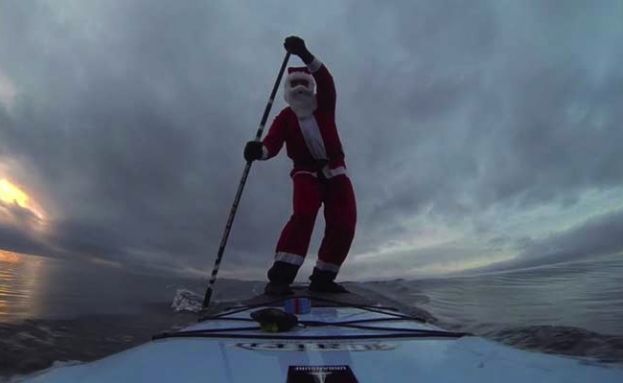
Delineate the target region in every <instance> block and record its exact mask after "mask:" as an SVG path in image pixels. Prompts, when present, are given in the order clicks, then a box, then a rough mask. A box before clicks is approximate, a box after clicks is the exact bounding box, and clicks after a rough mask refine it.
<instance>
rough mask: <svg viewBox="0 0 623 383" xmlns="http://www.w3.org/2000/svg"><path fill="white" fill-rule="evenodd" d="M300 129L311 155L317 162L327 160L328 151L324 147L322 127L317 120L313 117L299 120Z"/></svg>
mask: <svg viewBox="0 0 623 383" xmlns="http://www.w3.org/2000/svg"><path fill="white" fill-rule="evenodd" d="M299 128H300V129H301V133H302V134H303V139H304V140H305V145H306V146H307V149H308V150H309V153H310V154H311V155H312V157H314V158H315V159H317V160H326V159H327V150H326V149H325V147H324V140H323V139H322V135H321V134H320V127H319V126H318V122H317V121H316V118H315V117H314V116H313V115H312V116H310V117H309V118H304V119H300V118H299Z"/></svg>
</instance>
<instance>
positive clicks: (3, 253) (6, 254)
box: [0, 250, 22, 263]
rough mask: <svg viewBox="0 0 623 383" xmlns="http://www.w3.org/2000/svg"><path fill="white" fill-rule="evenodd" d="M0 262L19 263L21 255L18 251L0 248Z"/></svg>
mask: <svg viewBox="0 0 623 383" xmlns="http://www.w3.org/2000/svg"><path fill="white" fill-rule="evenodd" d="M0 262H4V263H21V262H22V257H21V256H20V255H19V253H14V252H12V251H7V250H0Z"/></svg>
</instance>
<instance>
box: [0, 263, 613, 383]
mask: <svg viewBox="0 0 623 383" xmlns="http://www.w3.org/2000/svg"><path fill="white" fill-rule="evenodd" d="M347 286H349V287H351V288H352V289H353V290H356V291H369V292H370V293H374V295H375V296H379V297H381V298H386V299H387V300H388V301H392V302H397V303H399V304H400V305H402V306H403V308H407V309H409V308H417V309H421V310H425V311H427V312H428V313H429V314H430V315H432V316H433V317H434V318H435V320H436V321H437V323H438V324H439V325H440V326H442V327H445V328H447V329H452V330H462V331H468V332H472V333H474V334H477V335H481V336H484V337H487V338H489V339H493V340H495V341H499V342H503V343H507V344H510V345H513V346H515V347H520V348H524V349H530V350H537V351H541V352H548V353H555V354H564V355H570V356H574V357H583V358H590V359H592V360H596V361H599V362H602V363H613V364H618V365H623V256H622V255H616V256H608V257H599V258H590V259H584V260H581V261H575V262H569V263H561V264H555V265H547V266H541V267H533V268H529V269H523V270H512V271H504V272H495V273H486V274H480V275H470V276H453V277H446V278H428V279H418V280H403V279H400V280H392V281H379V282H349V283H347ZM204 288H205V281H204V280H199V279H183V278H177V277H165V276H154V275H147V274H136V273H130V272H127V271H124V270H121V269H118V268H114V267H110V266H103V265H95V264H91V263H81V262H68V261H65V260H57V259H50V258H44V257H35V256H26V255H18V254H13V253H7V252H2V254H0V381H2V380H3V379H6V378H7V377H10V376H16V375H19V374H24V373H29V372H32V371H36V370H39V369H43V368H46V367H49V366H50V365H51V364H52V363H59V362H67V361H90V360H94V359H97V358H100V357H103V356H105V355H108V354H111V353H114V352H118V351H121V350H123V349H126V348H128V347H132V346H134V345H136V344H140V343H143V342H146V341H148V340H149V339H150V338H151V336H152V335H153V334H155V333H159V332H162V331H165V330H168V329H171V328H179V327H181V326H183V325H185V324H188V323H191V322H193V321H195V320H196V316H195V314H193V313H184V312H182V313H177V312H175V311H174V310H173V309H172V308H171V302H172V301H173V298H174V297H175V296H176V293H177V291H178V289H188V290H191V291H194V292H196V293H198V294H202V293H203V290H204ZM262 288H263V282H261V281H256V282H253V281H236V280H219V281H218V282H217V290H216V294H215V297H214V300H215V301H228V300H239V299H243V298H247V297H249V296H250V295H253V294H257V293H259V292H261V290H262Z"/></svg>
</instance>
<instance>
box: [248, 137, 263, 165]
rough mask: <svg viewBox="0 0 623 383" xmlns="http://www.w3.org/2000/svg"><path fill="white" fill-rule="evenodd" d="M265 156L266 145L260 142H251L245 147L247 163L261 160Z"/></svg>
mask: <svg viewBox="0 0 623 383" xmlns="http://www.w3.org/2000/svg"><path fill="white" fill-rule="evenodd" d="M263 155H264V144H262V143H261V142H260V141H249V142H247V145H246V146H245V147H244V159H245V160H247V162H251V161H255V160H259V159H260V158H262V156H263Z"/></svg>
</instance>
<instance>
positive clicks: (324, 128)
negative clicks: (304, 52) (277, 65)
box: [262, 59, 347, 178]
mask: <svg viewBox="0 0 623 383" xmlns="http://www.w3.org/2000/svg"><path fill="white" fill-rule="evenodd" d="M308 68H309V70H310V72H311V73H312V75H313V78H314V80H315V82H316V86H317V92H316V102H317V108H316V110H315V111H314V112H313V115H312V116H311V117H309V118H306V119H299V117H298V116H297V115H296V114H295V113H294V111H293V110H292V108H290V107H286V108H284V109H283V110H282V111H281V112H280V113H279V114H278V115H277V117H275V119H274V121H273V123H272V125H271V127H270V129H269V131H268V134H267V135H266V137H265V138H264V140H263V144H264V157H263V158H262V159H269V158H272V157H274V156H276V155H277V154H278V153H279V151H280V150H281V148H282V146H283V144H284V142H285V144H286V150H287V154H288V157H290V158H291V159H292V162H293V165H294V168H293V169H292V172H291V173H290V174H291V175H292V176H294V175H295V174H297V173H309V174H313V175H316V174H317V172H318V171H322V172H323V174H324V176H325V177H326V178H331V177H335V176H337V175H341V174H347V173H346V164H345V162H344V151H343V150H342V143H341V142H340V137H339V135H338V132H337V127H336V124H335V101H336V93H335V84H334V82H333V77H332V76H331V74H330V73H329V70H328V69H327V68H326V66H325V65H323V64H322V63H321V62H320V61H318V60H317V59H315V60H314V62H312V63H311V64H309V66H308ZM314 146H315V147H314ZM318 146H320V148H318ZM319 151H320V152H321V153H322V154H319ZM322 157H325V158H322Z"/></svg>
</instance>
